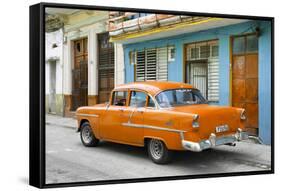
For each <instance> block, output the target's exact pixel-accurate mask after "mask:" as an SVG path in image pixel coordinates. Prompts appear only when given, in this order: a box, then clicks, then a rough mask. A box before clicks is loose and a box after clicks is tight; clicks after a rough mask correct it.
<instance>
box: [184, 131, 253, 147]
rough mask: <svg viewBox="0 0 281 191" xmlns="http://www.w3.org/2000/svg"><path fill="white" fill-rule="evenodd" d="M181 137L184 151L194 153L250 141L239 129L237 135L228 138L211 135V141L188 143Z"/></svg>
mask: <svg viewBox="0 0 281 191" xmlns="http://www.w3.org/2000/svg"><path fill="white" fill-rule="evenodd" d="M181 137H182V141H181V143H182V146H183V148H184V149H186V150H190V151H194V152H200V151H203V150H205V149H209V148H212V147H215V146H219V145H225V144H231V143H234V142H236V141H242V140H246V139H248V134H247V133H246V132H244V131H242V130H241V129H240V128H239V129H238V130H237V132H236V133H235V134H232V135H227V136H221V137H217V136H216V135H215V134H214V133H211V135H210V137H209V139H206V140H203V141H200V142H192V141H186V140H184V139H183V135H181Z"/></svg>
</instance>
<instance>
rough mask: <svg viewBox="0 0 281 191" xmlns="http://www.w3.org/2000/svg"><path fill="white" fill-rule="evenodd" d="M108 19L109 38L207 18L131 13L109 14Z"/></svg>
mask: <svg viewBox="0 0 281 191" xmlns="http://www.w3.org/2000/svg"><path fill="white" fill-rule="evenodd" d="M109 17H110V19H109V33H110V36H111V37H116V36H119V35H124V34H128V33H132V32H138V31H145V30H149V29H153V28H161V27H164V26H170V27H173V25H174V26H176V25H178V24H179V23H192V22H198V21H201V20H206V19H209V17H193V16H186V15H167V14H143V13H131V12H125V13H118V12H110V13H109Z"/></svg>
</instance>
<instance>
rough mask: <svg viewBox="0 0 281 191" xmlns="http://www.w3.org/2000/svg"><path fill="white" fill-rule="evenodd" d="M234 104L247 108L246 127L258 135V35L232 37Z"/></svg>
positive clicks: (251, 132) (252, 133)
mask: <svg viewBox="0 0 281 191" xmlns="http://www.w3.org/2000/svg"><path fill="white" fill-rule="evenodd" d="M232 105H233V106H234V107H241V108H244V109H245V110H246V116H247V119H246V124H245V125H246V129H247V131H248V132H249V134H251V135H258V114H259V111H258V37H257V36H256V34H250V35H243V36H237V37H232Z"/></svg>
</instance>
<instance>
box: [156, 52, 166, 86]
mask: <svg viewBox="0 0 281 191" xmlns="http://www.w3.org/2000/svg"><path fill="white" fill-rule="evenodd" d="M157 80H160V81H167V80H168V48H167V47H162V48H157Z"/></svg>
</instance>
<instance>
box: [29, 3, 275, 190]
mask: <svg viewBox="0 0 281 191" xmlns="http://www.w3.org/2000/svg"><path fill="white" fill-rule="evenodd" d="M47 7H48V8H72V9H94V10H113V11H130V12H145V13H164V14H182V15H191V16H209V17H223V18H237V19H252V20H266V21H270V22H271V27H272V28H271V41H272V42H271V90H272V92H271V112H272V115H271V124H272V126H271V170H264V171H250V172H237V173H218V174H205V175H186V176H171V177H154V178H142V179H122V180H106V181H90V182H73V183H58V184H46V183H45V177H46V176H45V173H46V172H45V120H46V119H45V108H44V107H45V98H44V96H45V33H44V31H45V8H47ZM29 12H30V16H29V18H30V28H29V29H30V32H29V40H30V41H29V42H30V55H29V57H30V66H29V68H30V78H29V79H30V81H29V84H30V91H29V94H30V96H29V101H30V108H29V116H30V119H29V123H30V129H29V137H30V138H29V152H30V153H29V184H30V185H32V186H35V187H38V188H53V187H68V186H85V185H100V184H116V183H129V182H147V181H167V180H177V179H194V178H210V177H227V176H244V175H258V174H272V173H274V169H275V166H274V18H273V17H259V16H249V15H231V14H214V13H197V12H183V11H171V10H152V9H136V8H121V7H103V6H93V5H75V4H57V3H39V4H36V5H32V6H30V10H29Z"/></svg>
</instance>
